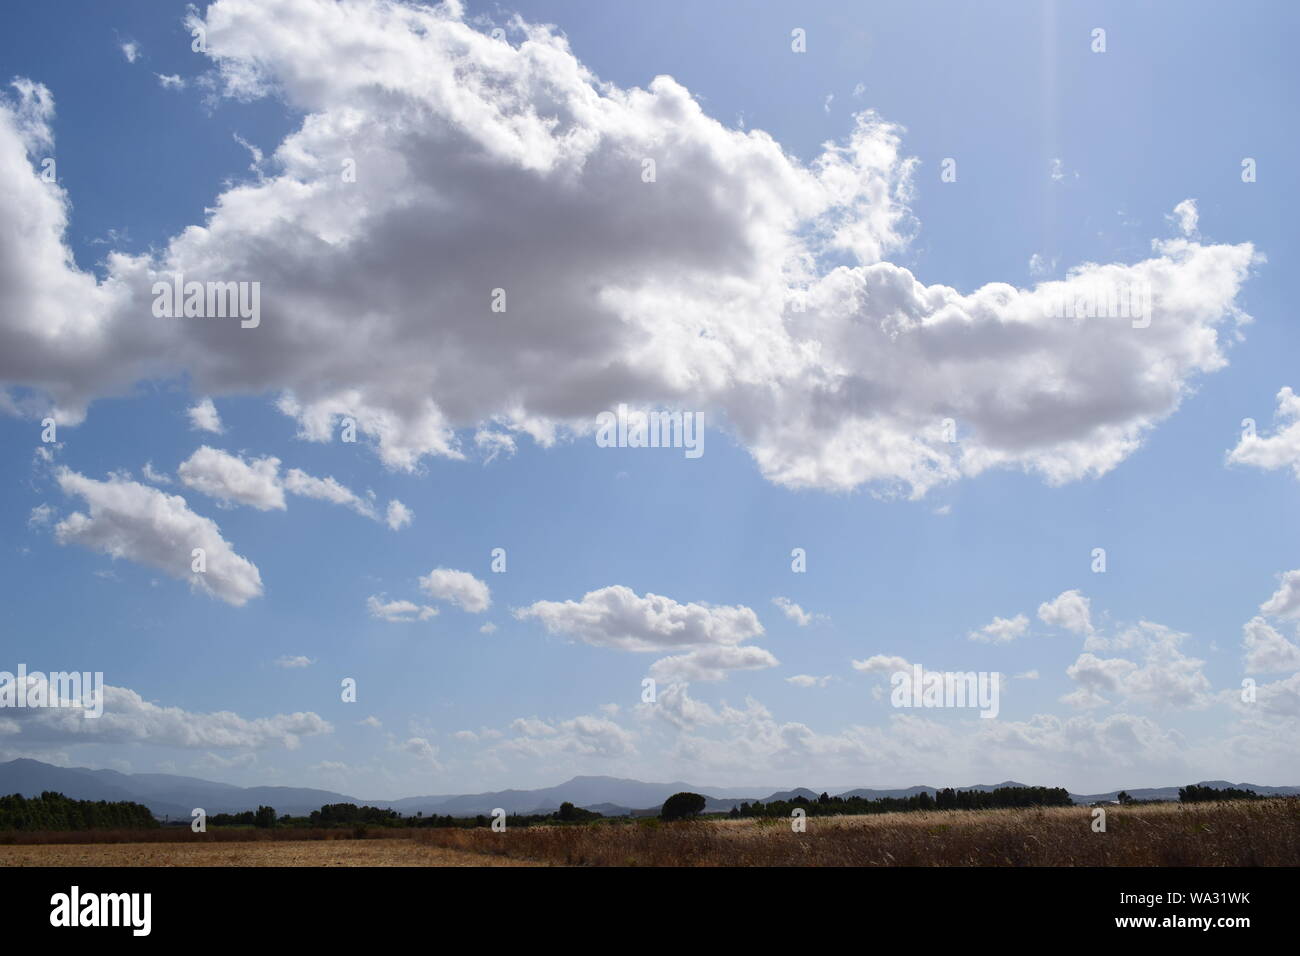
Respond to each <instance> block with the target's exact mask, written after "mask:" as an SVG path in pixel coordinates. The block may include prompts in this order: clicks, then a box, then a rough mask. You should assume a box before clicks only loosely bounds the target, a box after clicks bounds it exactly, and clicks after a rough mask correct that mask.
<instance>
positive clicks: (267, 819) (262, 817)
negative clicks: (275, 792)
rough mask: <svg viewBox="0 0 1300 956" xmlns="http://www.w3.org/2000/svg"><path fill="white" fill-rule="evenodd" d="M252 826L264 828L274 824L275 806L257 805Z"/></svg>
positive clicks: (266, 828)
mask: <svg viewBox="0 0 1300 956" xmlns="http://www.w3.org/2000/svg"><path fill="white" fill-rule="evenodd" d="M253 826H255V827H261V828H262V829H264V830H269V829H270V828H271V827H273V826H275V807H258V808H257V815H256V816H255V817H253Z"/></svg>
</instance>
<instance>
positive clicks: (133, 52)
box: [119, 40, 140, 63]
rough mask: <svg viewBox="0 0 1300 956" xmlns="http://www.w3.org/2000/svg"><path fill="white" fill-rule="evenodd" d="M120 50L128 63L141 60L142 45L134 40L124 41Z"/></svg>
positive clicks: (120, 45)
mask: <svg viewBox="0 0 1300 956" xmlns="http://www.w3.org/2000/svg"><path fill="white" fill-rule="evenodd" d="M119 49H121V51H122V55H123V56H124V57H126V62H127V63H134V62H135V61H136V60H138V59H140V44H138V43H136V42H135V41H134V40H123V41H122V42H121V43H120V44H119Z"/></svg>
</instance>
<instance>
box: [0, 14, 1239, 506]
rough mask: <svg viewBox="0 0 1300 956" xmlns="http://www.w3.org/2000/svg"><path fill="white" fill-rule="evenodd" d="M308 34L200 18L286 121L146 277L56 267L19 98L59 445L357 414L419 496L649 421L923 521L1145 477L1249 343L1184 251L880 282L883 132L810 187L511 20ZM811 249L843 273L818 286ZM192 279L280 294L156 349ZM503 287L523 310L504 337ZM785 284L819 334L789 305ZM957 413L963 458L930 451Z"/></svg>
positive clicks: (26, 317)
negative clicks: (230, 404)
mask: <svg viewBox="0 0 1300 956" xmlns="http://www.w3.org/2000/svg"><path fill="white" fill-rule="evenodd" d="M294 11H295V15H294V16H293V17H292V18H284V17H282V16H280V15H279V14H278V12H277V10H276V9H274V8H271V7H267V6H266V5H264V4H261V3H257V2H254V0H217V2H215V3H213V4H211V5H210V6H209V7H208V8H207V11H206V14H205V17H206V21H205V24H206V27H207V40H208V43H207V49H208V55H209V56H210V58H211V59H212V61H213V63H214V65H215V68H216V70H217V72H218V75H219V81H220V86H221V90H222V92H223V93H224V95H227V96H230V97H235V98H241V99H248V98H255V97H258V96H264V95H271V94H272V93H274V95H276V96H279V97H282V98H283V100H284V101H285V104H286V105H287V107H288V108H289V110H291V111H293V112H295V113H300V114H301V115H303V116H304V120H303V124H302V126H301V127H300V128H299V129H297V130H295V131H294V132H293V133H291V134H290V135H289V136H288V138H287V139H286V140H285V141H284V142H283V143H281V144H280V146H279V147H278V148H277V150H276V152H275V155H274V159H275V160H276V168H277V170H278V172H277V174H275V175H268V176H265V177H263V178H262V179H259V180H258V181H256V182H254V183H242V184H238V185H233V186H231V187H229V188H228V189H227V190H226V191H225V192H224V193H222V194H220V195H219V196H218V197H217V199H216V200H215V202H214V203H213V208H212V211H211V214H210V215H209V217H208V218H207V219H206V221H205V222H204V224H203V225H202V226H196V227H194V228H190V229H187V230H184V231H182V232H180V233H179V234H178V235H176V236H175V237H174V238H173V239H172V240H171V242H170V243H168V244H166V245H165V246H164V247H162V248H160V249H159V250H158V251H157V253H151V254H147V255H138V256H131V255H125V254H111V255H110V256H108V257H107V259H106V265H107V270H108V274H107V276H106V278H105V279H104V280H103V281H97V280H96V278H95V277H94V276H93V275H92V274H90V273H88V272H82V271H80V270H78V269H77V268H76V266H75V265H74V260H73V259H72V257H71V256H70V255H69V254H68V250H67V247H66V245H65V243H64V240H63V236H64V233H65V231H66V227H67V215H68V211H67V197H66V195H65V194H64V193H63V192H62V190H61V189H60V188H58V187H57V186H53V185H52V184H46V183H41V182H40V180H39V179H38V177H37V176H36V175H35V172H34V171H33V169H32V166H31V162H30V157H29V152H28V150H29V146H30V145H31V144H32V143H34V142H37V141H43V142H48V141H49V138H50V132H49V123H48V120H49V117H50V116H51V115H52V110H53V105H52V101H51V100H50V98H49V94H48V91H45V90H44V88H42V87H38V86H36V85H35V84H30V83H29V84H26V85H20V86H19V87H18V96H17V98H16V100H15V101H14V102H13V103H11V104H10V105H7V106H6V107H4V108H3V109H0V180H3V181H4V182H5V183H6V184H7V188H6V190H5V192H4V194H3V195H2V196H0V217H3V219H4V220H5V221H6V222H11V223H15V224H16V226H15V229H16V231H14V230H11V231H10V232H7V233H5V234H4V236H0V271H2V272H3V274H5V275H7V276H11V277H15V278H14V281H12V282H6V283H5V284H4V287H3V288H0V314H3V315H5V316H6V317H9V318H8V321H7V322H6V324H5V326H4V328H3V329H2V330H0V354H3V355H6V356H7V357H8V358H9V362H8V363H7V364H6V365H5V366H4V370H3V372H2V373H0V374H2V375H3V381H4V382H5V383H7V384H11V385H31V386H33V387H37V388H39V389H41V392H40V395H42V396H44V397H45V398H48V400H49V402H51V403H52V404H53V405H54V406H55V407H56V408H57V413H58V416H59V417H60V419H61V420H62V421H65V422H68V423H75V422H77V421H80V420H81V418H82V417H83V416H84V413H85V408H86V405H87V403H89V402H90V401H92V400H94V399H95V398H96V397H98V396H101V395H105V394H110V393H114V392H117V391H120V390H122V389H123V388H125V387H127V386H128V385H129V384H130V383H133V382H135V381H139V380H141V379H144V378H156V377H158V376H159V375H166V374H177V375H180V374H188V375H189V376H190V379H191V381H193V382H194V384H195V386H196V388H198V389H201V390H203V391H206V392H211V393H220V394H235V393H242V394H261V393H265V392H266V391H268V390H274V391H279V392H281V393H283V395H284V398H283V399H282V401H281V402H280V407H281V408H282V409H283V410H284V411H285V412H286V413H288V414H291V415H293V416H294V417H295V418H296V419H297V420H298V424H299V428H300V432H301V434H302V435H303V436H305V437H307V438H310V439H314V440H325V439H326V438H329V437H333V436H334V435H335V434H336V428H335V426H336V423H337V421H338V419H339V417H340V416H344V415H347V416H351V417H352V418H354V419H355V421H356V422H357V424H358V427H359V429H360V431H361V433H362V434H363V435H365V436H368V437H369V438H370V439H371V440H373V441H374V443H375V444H376V446H377V450H378V452H379V454H380V455H381V457H382V458H383V460H384V461H385V462H386V463H387V464H388V465H390V466H392V467H395V468H407V469H414V468H417V467H418V466H419V462H420V460H421V459H422V458H424V457H425V456H428V455H444V456H451V457H461V456H463V454H464V453H463V451H462V450H461V448H460V438H459V437H458V435H457V432H456V429H461V428H478V427H479V426H481V425H482V424H483V423H485V422H490V421H491V422H500V423H502V424H503V426H504V427H506V428H518V429H520V430H521V431H522V432H523V433H524V434H528V435H530V436H531V437H533V438H534V440H538V441H545V440H548V439H549V438H551V437H553V436H554V434H555V432H556V429H557V428H559V429H563V428H565V427H572V428H582V427H586V426H587V425H589V423H590V421H591V420H592V417H593V416H594V414H595V413H596V412H598V411H600V410H603V409H607V408H610V407H614V406H615V405H617V403H618V402H619V401H622V400H625V399H626V398H627V397H628V395H629V394H632V393H634V394H636V395H638V396H642V397H644V400H646V401H657V402H662V403H666V404H673V405H679V406H687V407H693V408H701V409H709V410H712V411H716V412H717V413H720V415H721V416H722V417H724V418H725V419H726V420H727V421H728V422H730V423H731V425H732V427H734V429H735V432H736V436H737V438H738V439H739V440H740V442H741V443H742V444H743V445H744V446H745V447H746V448H747V449H748V450H749V451H750V453H751V455H752V457H753V459H754V461H755V462H756V464H757V466H758V468H759V469H760V471H761V472H762V473H763V474H764V475H765V476H766V477H767V478H768V479H770V480H772V481H775V482H778V483H781V484H784V485H787V486H791V487H816V488H824V489H849V488H853V487H857V486H859V485H863V484H869V485H872V486H875V487H878V488H880V489H881V490H884V491H892V490H902V491H906V492H908V493H911V494H913V495H920V494H923V493H924V492H925V491H926V490H927V489H929V488H931V487H934V486H935V485H937V484H940V483H944V482H951V481H955V480H958V479H960V478H962V477H964V476H971V475H976V474H979V473H981V472H983V471H985V470H987V469H990V468H1017V469H1026V470H1029V471H1033V472H1037V473H1039V474H1040V475H1042V476H1043V477H1044V478H1045V479H1046V480H1047V481H1048V482H1050V483H1053V484H1058V483H1062V482H1066V481H1072V480H1077V479H1080V478H1083V477H1087V476H1093V475H1099V474H1103V473H1105V472H1107V471H1109V470H1111V469H1112V468H1114V467H1115V466H1116V465H1118V464H1119V462H1121V461H1122V460H1123V459H1124V458H1125V457H1126V456H1128V455H1129V454H1131V453H1132V452H1133V451H1134V450H1135V449H1136V448H1137V447H1138V446H1139V445H1140V444H1141V441H1142V439H1143V437H1144V436H1145V435H1146V434H1147V432H1149V431H1150V429H1152V428H1153V427H1155V426H1156V425H1157V424H1158V423H1159V422H1160V421H1161V420H1162V419H1164V418H1165V417H1167V416H1168V415H1170V414H1171V413H1172V412H1173V411H1174V410H1175V409H1176V408H1177V407H1178V405H1179V403H1180V402H1181V400H1182V398H1183V396H1184V395H1186V394H1187V393H1188V390H1189V389H1190V388H1191V387H1192V384H1193V381H1194V380H1195V379H1196V377H1198V376H1200V375H1203V374H1205V373H1209V372H1213V371H1215V370H1217V369H1219V368H1221V367H1222V366H1223V365H1224V364H1225V363H1226V357H1225V355H1224V351H1223V344H1222V343H1221V341H1220V327H1221V326H1223V325H1224V324H1225V323H1237V324H1240V323H1241V322H1244V321H1245V317H1244V315H1243V314H1242V313H1241V312H1240V311H1239V309H1238V307H1237V305H1236V296H1237V292H1238V290H1239V288H1240V286H1241V284H1242V283H1243V282H1244V281H1245V280H1246V278H1247V276H1248V274H1249V270H1250V268H1251V265H1252V263H1253V262H1254V261H1255V254H1254V250H1253V248H1252V247H1251V245H1250V244H1248V243H1243V244H1240V245H1235V246H1231V245H1206V246H1203V245H1200V244H1199V243H1197V242H1193V241H1190V240H1187V239H1177V240H1172V241H1169V242H1164V243H1159V244H1157V245H1156V246H1155V247H1154V249H1153V255H1152V256H1151V257H1150V258H1148V259H1146V260H1144V261H1140V262H1136V263H1133V264H1112V265H1095V264H1086V265H1084V266H1081V267H1079V268H1078V269H1076V270H1074V271H1073V272H1071V273H1070V274H1069V275H1068V276H1067V278H1066V279H1065V280H1064V281H1063V282H1057V283H1044V284H1042V285H1039V286H1038V287H1036V288H1034V289H1028V290H1026V289H1018V288H1015V287H1013V286H1010V285H1007V284H1003V283H996V282H995V283H991V284H988V285H986V286H983V287H981V288H978V289H975V290H974V291H972V292H970V293H968V294H961V293H959V292H958V291H957V290H955V289H953V288H950V287H948V286H943V285H930V286H926V285H923V284H921V283H920V282H918V281H917V280H916V279H915V277H914V276H913V275H912V274H911V273H910V272H909V271H908V270H906V269H904V268H901V267H899V266H896V265H893V264H891V263H889V262H887V261H884V257H885V256H887V255H889V254H891V253H893V252H895V251H897V250H900V249H902V248H903V247H904V246H905V245H906V243H907V241H908V238H909V236H910V235H911V234H912V233H913V232H914V230H915V222H914V221H913V219H912V217H911V214H910V211H909V209H908V206H907V202H908V199H909V196H910V180H911V174H912V171H913V169H914V168H915V162H914V161H913V160H911V159H908V158H907V157H905V156H904V154H903V152H902V145H901V139H900V137H901V131H900V130H899V129H898V128H897V127H895V126H892V125H891V124H889V123H887V122H884V121H883V120H881V119H880V118H879V117H878V116H876V115H875V114H873V113H870V112H866V113H861V114H859V115H858V117H857V119H856V120H855V121H854V125H853V127H852V128H851V129H850V130H848V131H847V135H846V136H845V138H844V139H843V140H842V141H841V142H839V143H837V144H834V145H831V146H829V147H827V148H826V149H825V150H824V151H823V152H822V154H821V155H820V156H818V157H817V158H816V159H815V160H814V161H813V162H811V163H809V164H803V163H800V162H798V161H797V160H795V159H793V158H792V157H791V156H790V155H788V154H787V153H786V152H784V151H783V150H782V149H781V147H780V146H779V145H778V144H777V143H776V142H775V141H774V140H772V139H771V137H770V136H768V135H767V134H765V133H763V132H761V131H741V130H735V129H729V128H727V127H725V126H723V125H722V124H720V123H718V122H716V121H715V120H713V119H712V118H710V117H709V116H707V115H706V114H705V113H704V112H703V109H702V108H701V106H700V104H699V102H698V101H697V100H696V99H695V98H694V97H692V95H691V94H690V91H688V90H686V89H685V88H684V87H682V86H681V85H680V84H678V83H677V82H675V81H674V80H672V79H670V78H668V77H662V76H661V77H658V78H656V79H655V80H654V81H652V82H651V83H650V84H649V86H648V87H647V88H646V89H622V88H619V87H617V86H614V85H612V84H607V83H599V82H598V81H597V80H596V78H595V77H594V76H593V75H592V74H591V73H590V72H589V71H588V70H587V69H586V68H585V67H584V66H583V65H582V64H581V63H579V62H578V61H577V60H576V59H575V58H574V57H573V55H572V53H571V52H570V51H569V50H568V48H567V45H566V43H565V41H564V39H563V38H562V37H561V36H560V35H559V34H558V33H556V32H554V31H552V30H551V29H549V28H545V27H538V26H530V25H521V27H520V30H521V32H522V36H523V39H522V41H521V42H519V43H518V44H517V45H511V44H507V43H504V42H501V41H498V40H493V39H492V38H490V37H489V36H487V35H485V34H483V33H480V32H478V31H476V30H474V29H472V28H471V26H470V25H469V24H467V23H465V22H463V21H462V20H461V19H460V17H461V14H460V12H459V9H458V8H457V7H454V6H453V7H441V8H427V7H423V6H415V5H408V4H405V3H396V2H395V3H375V2H371V0H344V2H340V3H335V2H333V0H296V3H295V7H294ZM304 36H307V37H310V42H304V39H303V38H304ZM356 49H365V50H366V56H365V57H363V58H362V57H357V56H355V55H353V51H355V50H356ZM42 155H43V154H42ZM649 156H653V157H654V158H655V159H656V161H657V168H658V180H657V182H655V183H650V184H647V183H643V182H642V181H641V179H640V175H639V173H640V162H641V159H642V158H643V157H649ZM340 157H347V158H350V159H354V160H355V161H356V169H357V176H356V178H355V182H348V181H345V180H344V178H343V177H342V176H341V175H340V174H339V165H340V162H341V159H340ZM559 221H562V222H566V223H568V224H569V225H570V228H569V231H568V235H569V236H570V239H569V240H568V241H566V242H563V243H559V242H555V241H554V236H553V224H554V223H555V222H559ZM357 249H366V250H369V252H370V254H369V255H368V256H367V257H364V258H365V261H364V264H362V262H361V261H360V260H359V259H358V258H357V256H356V254H355V250H357ZM502 249H509V250H510V251H511V252H510V255H508V256H503V255H502V254H501V250H502ZM823 254H837V255H839V256H840V257H841V258H844V257H845V256H847V257H848V260H847V264H845V265H841V266H839V267H837V268H834V269H832V270H831V271H829V272H822V271H817V270H816V269H815V268H814V267H813V266H812V265H811V263H813V262H816V261H818V259H819V257H822V255H823ZM177 271H179V272H183V273H184V274H185V275H186V276H187V277H205V278H206V277H215V278H217V279H229V280H236V279H237V280H241V281H242V280H257V279H258V278H259V277H263V279H265V281H267V282H268V283H269V282H270V281H271V279H270V277H274V287H275V289H274V292H275V294H274V295H273V296H272V295H270V294H269V293H268V294H267V295H266V296H265V297H264V299H263V303H262V304H263V306H264V308H263V315H262V322H261V325H260V326H259V327H258V328H257V329H255V330H253V329H248V330H244V329H237V328H232V330H231V334H219V335H218V334H213V332H212V328H213V327H212V325H211V320H202V321H197V320H189V319H179V320H174V319H169V320H159V321H158V322H157V323H154V322H150V321H148V320H146V321H140V319H139V316H141V315H145V316H148V315H149V314H150V312H149V304H150V303H149V298H150V289H151V287H152V283H153V282H154V281H156V280H159V279H162V278H167V277H170V276H171V275H172V274H173V273H174V272H177ZM1098 282H1109V283H1121V282H1125V283H1128V282H1147V283H1150V286H1151V288H1152V292H1153V304H1154V313H1155V314H1154V318H1153V321H1152V322H1151V324H1150V326H1149V327H1147V328H1143V329H1133V328H1131V327H1130V325H1129V322H1128V321H1127V320H1122V321H1121V320H1108V319H1088V320H1081V321H1061V320H1059V319H1054V318H1049V317H1048V316H1047V314H1046V308H1045V306H1046V304H1047V302H1048V301H1050V300H1053V299H1055V298H1056V297H1058V296H1059V295H1061V294H1063V293H1064V292H1065V291H1066V290H1067V289H1070V290H1077V289H1078V288H1079V287H1081V286H1084V285H1095V284H1096V283H1098ZM494 288H504V289H506V290H507V291H508V294H509V299H508V302H509V305H508V309H509V311H508V313H505V314H500V313H493V312H491V311H490V310H489V301H490V296H491V290H492V289H494ZM796 289H806V290H807V310H806V312H799V313H796V312H792V311H791V310H789V309H787V308H786V301H787V299H788V298H789V297H790V293H791V291H792V290H796ZM376 290H382V291H381V292H380V293H379V299H380V301H376V298H375V296H376ZM431 314H432V315H436V316H437V320H436V321H435V322H432V323H431V322H430V315H431ZM51 330H57V334H55V333H54V332H52V331H51ZM43 400H44V399H43ZM33 410H34V409H33ZM949 417H951V418H954V419H956V420H957V421H959V422H960V423H961V425H962V434H963V440H962V441H961V442H960V443H957V444H949V443H947V442H945V441H943V439H942V436H941V429H940V427H939V423H940V422H941V421H942V420H943V419H944V418H949ZM584 423H585V424H584Z"/></svg>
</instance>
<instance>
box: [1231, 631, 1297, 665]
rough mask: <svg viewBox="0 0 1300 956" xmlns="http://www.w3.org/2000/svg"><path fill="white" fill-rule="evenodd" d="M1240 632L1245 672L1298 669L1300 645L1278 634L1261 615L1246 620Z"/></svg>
mask: <svg viewBox="0 0 1300 956" xmlns="http://www.w3.org/2000/svg"><path fill="white" fill-rule="evenodd" d="M1242 634H1243V638H1242V645H1243V646H1244V647H1245V650H1246V672H1247V673H1249V674H1271V673H1276V672H1278V671H1300V647H1296V645H1295V644H1292V643H1291V642H1290V641H1288V640H1287V639H1286V638H1285V637H1283V636H1282V635H1281V634H1279V633H1278V632H1277V631H1276V630H1274V629H1273V627H1272V626H1271V625H1269V623H1268V622H1267V621H1265V620H1264V619H1263V618H1262V617H1253V618H1251V619H1250V620H1249V621H1247V622H1246V624H1245V625H1243V626H1242Z"/></svg>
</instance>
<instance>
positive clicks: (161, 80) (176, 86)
mask: <svg viewBox="0 0 1300 956" xmlns="http://www.w3.org/2000/svg"><path fill="white" fill-rule="evenodd" d="M154 76H156V77H158V85H159V86H161V87H162V88H163V89H164V90H183V89H185V80H184V79H182V78H181V77H180V76H179V75H178V74H176V73H155V74H154Z"/></svg>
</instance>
